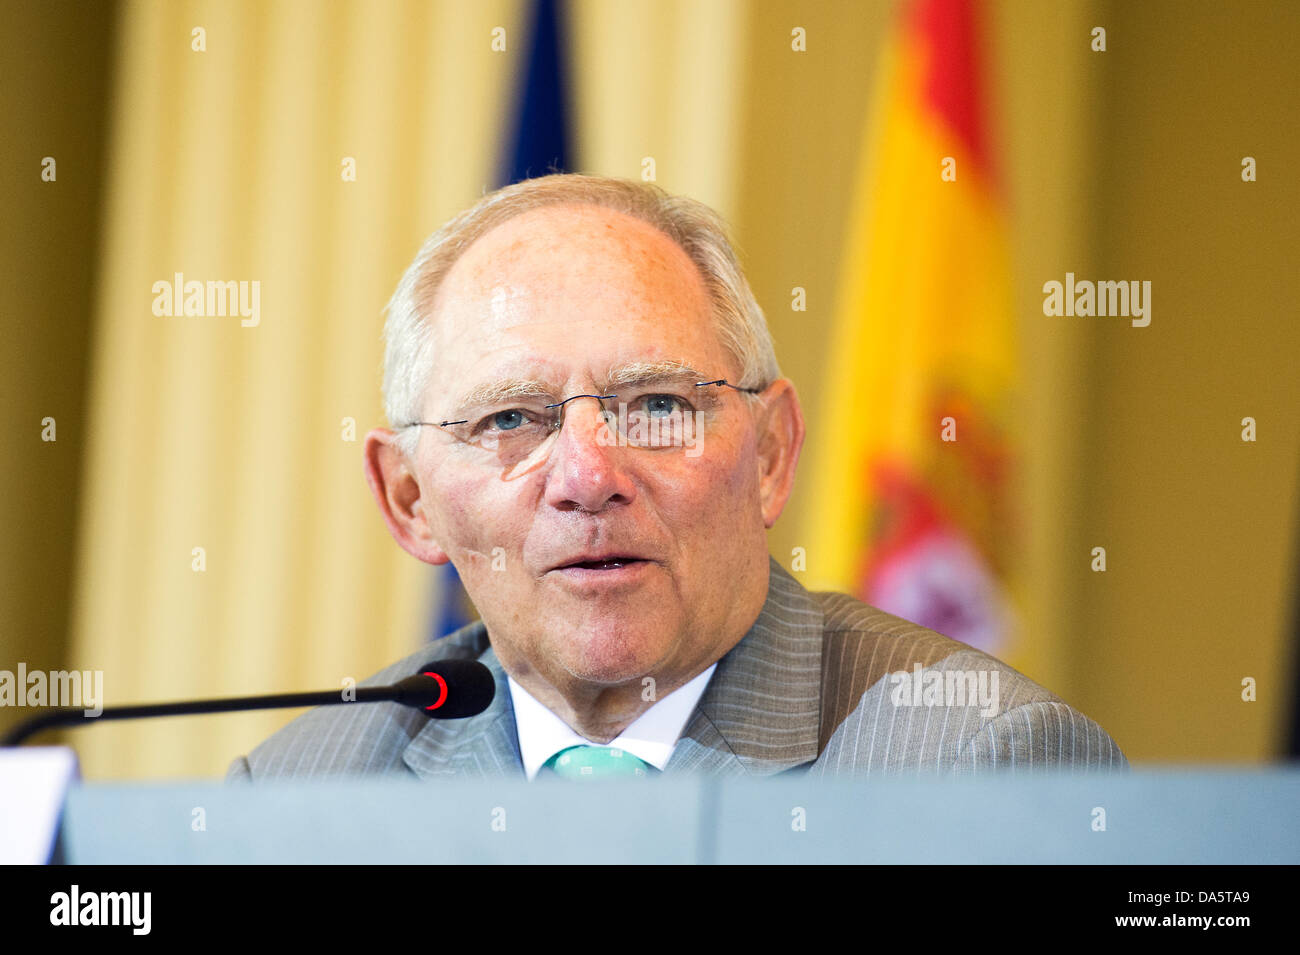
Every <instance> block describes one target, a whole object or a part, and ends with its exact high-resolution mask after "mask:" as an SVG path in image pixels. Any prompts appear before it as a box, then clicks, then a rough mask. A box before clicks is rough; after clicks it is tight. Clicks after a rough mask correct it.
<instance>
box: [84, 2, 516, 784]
mask: <svg viewBox="0 0 1300 955" xmlns="http://www.w3.org/2000/svg"><path fill="white" fill-rule="evenodd" d="M522 12H523V11H522V7H521V4H520V3H518V2H506V0H500V2H496V0H494V2H483V3H474V4H463V3H456V2H448V3H438V4H428V3H423V2H404V3H380V4H375V3H360V2H358V3H349V4H320V3H315V2H276V3H254V2H247V3H227V2H212V3H188V4H183V3H182V4H178V3H172V2H142V3H132V4H128V5H126V6H125V7H124V9H123V20H122V23H121V32H120V49H119V53H118V58H117V76H116V88H115V97H114V112H113V116H112V123H113V133H112V137H111V139H112V143H111V147H110V170H109V184H108V195H109V208H108V210H107V219H106V223H105V229H106V239H105V242H104V245H103V253H102V255H103V261H102V269H101V276H102V279H101V287H100V290H99V294H98V306H97V315H96V319H95V341H96V348H95V354H94V356H93V372H92V381H91V386H90V387H91V398H90V400H91V415H90V435H89V440H90V446H89V449H88V454H87V469H88V470H87V473H86V475H85V496H84V510H83V513H82V515H81V529H82V539H81V545H80V566H79V568H78V570H79V572H78V586H77V598H76V606H75V611H74V624H73V627H74V630H73V647H74V652H73V659H75V660H77V661H78V666H83V667H96V668H101V669H103V671H104V692H105V696H106V697H107V698H108V699H109V700H110V701H128V700H149V699H159V698H162V699H169V698H181V697H198V696H207V695H233V694H245V693H258V692H271V691H287V690H294V689H309V688H330V687H338V686H340V685H341V681H342V680H343V679H344V678H345V677H353V678H356V679H362V678H364V677H365V676H367V675H369V674H370V673H371V672H373V671H374V670H376V669H378V668H380V667H381V666H382V665H384V664H385V663H387V662H391V661H392V660H394V659H397V658H399V657H400V656H402V655H404V654H406V653H409V652H410V651H411V650H412V649H413V648H414V647H415V646H416V645H417V641H419V640H420V639H422V638H423V636H424V627H425V622H426V619H427V613H426V605H427V602H428V600H429V598H430V597H431V587H432V582H431V581H432V577H431V574H430V572H429V568H426V567H424V566H423V565H421V564H418V563H417V562H416V561H414V560H413V559H411V558H410V557H408V556H406V555H405V554H404V553H402V552H401V551H400V550H399V549H398V548H397V547H396V546H395V545H394V544H393V542H392V541H391V539H390V538H389V537H388V534H387V532H386V531H385V530H384V528H383V525H382V522H381V521H380V519H379V517H378V514H377V513H376V512H375V509H374V505H373V503H372V502H371V499H370V495H369V492H368V491H367V489H366V486H365V482H364V479H363V477H362V470H361V439H362V438H363V437H364V434H365V432H366V430H367V429H368V428H370V427H372V426H374V425H376V424H380V423H382V412H381V404H380V395H379V382H380V367H381V360H382V343H381V337H380V336H381V331H382V316H381V310H382V308H383V305H384V303H385V302H386V301H387V298H388V296H389V295H390V294H391V292H392V289H393V286H394V284H395V283H396V280H397V277H398V275H399V274H400V272H401V270H402V268H404V266H405V265H406V263H407V262H408V261H409V259H410V257H411V256H412V255H413V254H414V251H415V249H416V248H417V247H418V245H419V243H420V241H421V240H422V239H423V238H424V236H425V235H426V234H427V233H428V232H430V231H431V230H432V229H433V228H434V227H435V226H436V225H437V224H438V223H439V222H441V221H442V220H443V219H445V218H446V217H447V216H449V215H450V214H451V213H453V212H454V211H455V210H456V209H458V208H459V207H461V206H462V205H464V204H465V203H466V202H467V201H469V200H471V199H473V198H474V197H475V196H477V195H479V194H480V193H481V192H482V190H483V189H484V188H486V187H489V186H490V185H491V181H492V177H493V170H494V168H495V163H496V157H497V156H498V154H499V152H500V143H499V140H500V133H501V123H500V118H501V115H502V108H503V102H504V100H505V98H506V97H507V96H508V95H509V90H510V86H511V80H512V77H513V73H514V70H515V68H516V63H517V58H518V54H519V51H520V49H521V47H522V44H521V43H520V42H518V40H521V39H522V34H523V31H524V23H523V19H524V18H523V17H522V16H521V13H522ZM496 26H503V27H505V28H506V31H507V32H506V36H507V51H506V52H505V53H504V54H503V53H499V52H494V51H493V50H492V48H491V41H492V35H491V32H492V30H493V28H494V27H496ZM196 30H202V31H203V32H202V33H196V32H195V31H196ZM511 40H515V41H516V42H513V43H512V42H509V41H511ZM200 45H201V46H203V47H204V49H203V50H198V49H195V47H197V46H200ZM349 158H350V159H352V160H355V169H356V177H355V181H348V180H347V179H345V173H346V172H347V167H346V166H345V163H346V161H347V160H348V159H349ZM176 273H181V274H182V275H183V276H184V278H185V281H190V280H196V281H202V282H205V283H206V282H208V281H223V282H224V281H236V282H248V283H250V284H249V285H248V286H246V288H247V289H248V290H249V293H250V296H251V289H252V285H251V283H252V282H258V283H260V285H259V289H260V302H259V304H260V315H259V316H258V317H259V321H258V323H257V324H256V325H255V326H253V325H251V319H243V318H241V317H229V316H227V317H197V316H188V317H186V316H180V317H167V316H165V315H164V316H161V317H160V316H159V315H156V314H154V300H155V293H154V291H153V286H154V283H155V282H158V281H165V282H169V283H170V282H172V281H173V280H174V276H175V274H176ZM350 421H352V422H355V425H354V431H353V430H351V428H350V425H349V422H350ZM196 548H202V551H201V552H198V551H196ZM200 558H201V560H202V563H201V564H200ZM200 566H202V568H203V569H196V568H199V567H200ZM292 715H293V714H291V713H286V712H283V711H281V712H271V713H264V714H253V715H247V716H220V717H189V718H185V719H184V720H165V721H152V722H149V723H142V724H136V725H132V724H114V725H108V724H105V725H103V726H97V727H94V728H91V729H88V730H83V731H80V734H79V735H78V736H77V737H76V738H75V739H73V740H71V741H72V742H73V743H74V744H75V745H76V746H77V747H78V750H79V752H80V755H81V759H82V764H83V770H84V772H85V775H86V776H87V777H88V778H100V777H106V776H128V777H142V776H155V775H162V776H180V775H213V774H218V773H221V772H222V771H223V770H224V767H225V765H226V764H227V762H228V761H229V760H230V759H231V758H232V757H233V756H234V755H236V754H238V753H240V752H244V751H246V750H247V749H248V748H249V747H250V746H251V745H253V744H255V743H256V742H257V741H258V740H259V739H261V738H262V737H264V736H266V735H267V734H268V733H270V732H271V731H273V730H274V729H276V728H277V727H278V726H279V725H281V724H282V723H284V722H285V721H286V720H287V719H289V718H290V717H291V716H292Z"/></svg>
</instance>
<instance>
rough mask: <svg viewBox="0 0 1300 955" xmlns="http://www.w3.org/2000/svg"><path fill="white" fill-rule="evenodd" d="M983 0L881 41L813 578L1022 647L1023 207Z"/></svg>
mask: <svg viewBox="0 0 1300 955" xmlns="http://www.w3.org/2000/svg"><path fill="white" fill-rule="evenodd" d="M978 12H979V11H978V8H977V6H976V4H975V2H974V0H917V2H912V3H909V4H907V5H906V6H905V7H904V8H903V9H902V15H901V17H900V20H899V21H898V23H897V24H896V25H895V28H894V31H893V35H892V36H891V37H890V39H889V41H888V45H887V48H886V51H885V55H884V57H883V59H882V65H881V73H880V75H879V77H878V80H877V87H876V92H875V101H874V108H873V109H872V110H871V112H870V114H869V115H868V119H867V129H866V134H865V135H866V137H867V140H866V143H865V147H866V148H865V149H864V150H863V158H862V160H861V166H860V169H859V171H858V179H857V186H856V189H857V192H856V195H855V197H854V199H853V205H852V207H851V212H850V217H851V218H850V221H849V224H848V228H847V230H846V239H847V246H846V250H845V259H844V267H843V274H842V277H841V287H840V289H839V298H838V302H837V306H836V307H837V313H836V316H835V325H834V331H833V333H832V335H831V350H830V359H829V361H828V366H827V379H826V381H825V384H824V390H823V401H822V404H821V405H820V406H819V417H818V421H817V422H816V428H815V431H814V433H815V434H817V435H818V437H819V440H818V442H817V454H818V455H819V456H816V457H814V460H813V469H814V474H813V483H814V495H813V498H812V500H813V504H812V506H811V508H810V511H809V520H810V524H809V527H808V528H807V530H808V533H806V534H805V535H804V540H805V541H807V545H806V546H807V550H806V554H805V555H804V556H805V561H806V566H805V568H804V569H805V571H806V574H805V576H806V578H807V580H808V583H809V584H810V586H812V587H813V588H814V589H834V590H841V591H847V592H850V593H854V594H856V595H857V596H858V597H860V598H861V599H863V600H865V601H866V602H867V603H870V604H873V605H875V606H877V607H880V608H881V609H882V610H886V611H888V612H890V613H893V614H897V615H898V616H900V617H905V618H907V619H908V620H911V621H913V622H915V623H919V624H921V625H923V626H927V627H930V628H932V629H934V630H937V631H939V632H940V633H944V634H946V635H948V636H950V637H952V638H954V639H957V640H961V641H963V642H965V643H969V644H971V645H973V646H977V647H979V648H981V649H984V650H990V651H1000V650H1003V649H1006V648H1007V647H1008V644H1009V643H1010V640H1011V636H1010V635H1011V629H1012V626H1013V620H1014V613H1013V606H1014V603H1015V600H1014V598H1013V596H1012V593H1013V589H1014V588H1013V586H1012V582H1011V581H1010V580H1009V575H1010V567H1011V564H1012V559H1013V556H1014V552H1015V547H1016V541H1017V536H1018V535H1017V530H1016V520H1015V515H1014V513H1013V511H1012V508H1011V507H1010V503H1011V502H1010V501H1009V499H1008V498H1009V491H1010V486H1009V481H1010V479H1011V477H1012V467H1013V455H1012V449H1011V447H1010V442H1009V440H1008V437H1007V435H1008V425H1009V422H1008V417H1009V414H1010V410H1009V402H1010V400H1011V398H1012V394H1013V387H1014V385H1015V380H1014V379H1015V373H1016V361H1017V360H1016V345H1015V335H1014V315H1013V312H1012V292H1011V281H1010V271H1009V263H1008V254H1007V240H1006V223H1005V210H1004V208H1003V202H1002V199H1001V197H1000V195H999V191H998V178H997V169H996V165H995V163H994V161H993V155H992V153H991V150H990V146H989V138H988V135H987V124H986V123H987V106H988V100H987V98H986V96H987V90H986V87H985V83H984V76H983V75H982V73H981V63H980V59H979V56H978V55H977V50H978V37H979V34H978V24H977V22H976V15H977V13H978Z"/></svg>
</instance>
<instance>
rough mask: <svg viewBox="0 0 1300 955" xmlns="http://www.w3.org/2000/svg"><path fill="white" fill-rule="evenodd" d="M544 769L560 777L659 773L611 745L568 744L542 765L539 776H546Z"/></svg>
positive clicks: (642, 761) (611, 776) (631, 775)
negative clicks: (568, 745)
mask: <svg viewBox="0 0 1300 955" xmlns="http://www.w3.org/2000/svg"><path fill="white" fill-rule="evenodd" d="M547 770H550V771H551V772H552V773H554V774H555V775H556V776H559V777H561V778H563V779H611V778H613V777H616V776H627V777H633V776H642V777H644V776H649V775H650V774H651V773H658V772H659V770H657V769H655V768H654V767H653V766H651V765H650V764H649V763H647V762H645V761H644V760H641V759H637V757H635V756H633V755H632V754H631V753H629V752H627V751H626V750H621V749H614V748H613V747H610V746H570V747H569V748H568V749H562V750H560V751H559V752H558V753H556V754H555V755H554V756H552V757H551V758H550V759H548V760H547V761H546V762H545V763H543V764H542V769H541V771H540V772H539V773H538V775H546V771H547Z"/></svg>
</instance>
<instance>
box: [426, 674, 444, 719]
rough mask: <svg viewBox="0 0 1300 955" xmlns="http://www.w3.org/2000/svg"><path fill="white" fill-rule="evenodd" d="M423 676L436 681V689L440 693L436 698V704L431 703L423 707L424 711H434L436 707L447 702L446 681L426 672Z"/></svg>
mask: <svg viewBox="0 0 1300 955" xmlns="http://www.w3.org/2000/svg"><path fill="white" fill-rule="evenodd" d="M424 675H425V676H431V677H433V678H434V679H435V680H437V681H438V689H439V690H441V691H442V693H441V695H440V696H439V697H438V702H437V703H431V704H429V705H428V706H426V707H425V709H426V710H436V709H437V708H438V707H440V706H442V704H444V703H446V702H447V681H446V680H444V679H443V678H442V677H440V676H439V675H438V674H436V673H433V672H430V671H428V670H425V671H424Z"/></svg>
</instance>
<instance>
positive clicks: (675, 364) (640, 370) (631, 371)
mask: <svg viewBox="0 0 1300 955" xmlns="http://www.w3.org/2000/svg"><path fill="white" fill-rule="evenodd" d="M705 380H706V377H705V375H704V373H703V372H700V371H697V370H696V369H694V368H692V367H691V366H690V365H688V364H686V363H685V362H683V361H675V360H673V359H666V360H664V361H635V362H629V363H628V364H626V365H616V366H614V367H613V368H610V369H609V370H608V371H607V372H605V382H606V384H607V385H608V387H609V390H610V391H617V390H618V389H619V388H629V387H633V386H636V385H645V384H653V383H658V382H683V381H690V382H691V383H692V384H694V383H695V382H700V381H705Z"/></svg>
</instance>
